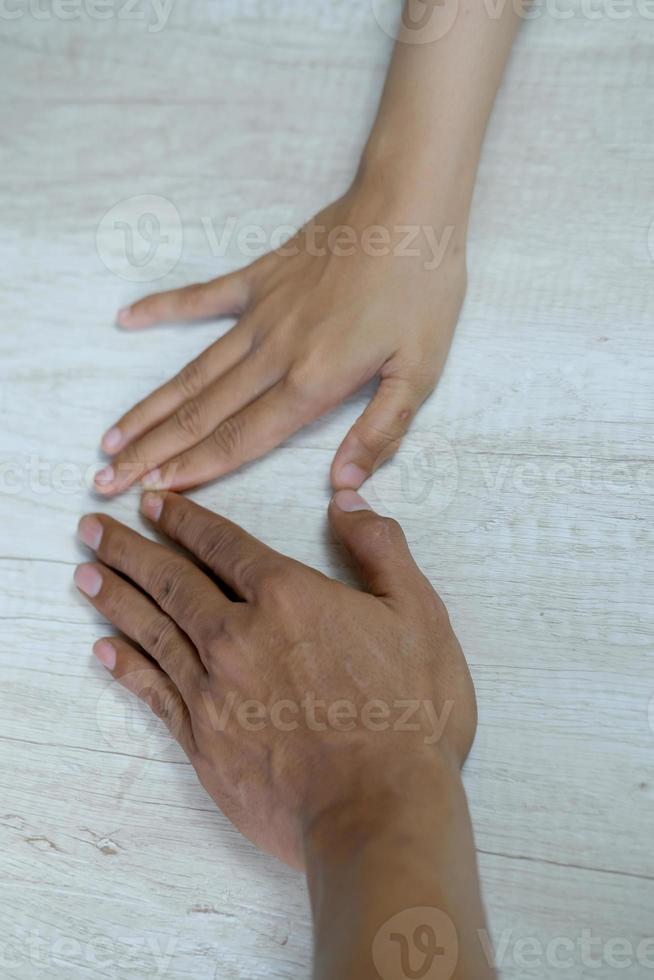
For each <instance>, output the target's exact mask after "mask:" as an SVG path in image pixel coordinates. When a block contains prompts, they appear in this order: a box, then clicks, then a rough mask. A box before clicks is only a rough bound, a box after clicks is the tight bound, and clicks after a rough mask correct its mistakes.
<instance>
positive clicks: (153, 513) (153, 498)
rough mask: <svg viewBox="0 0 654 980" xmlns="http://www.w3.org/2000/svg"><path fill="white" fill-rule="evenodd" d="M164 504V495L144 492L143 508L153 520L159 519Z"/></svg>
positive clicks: (142, 498)
mask: <svg viewBox="0 0 654 980" xmlns="http://www.w3.org/2000/svg"><path fill="white" fill-rule="evenodd" d="M163 505H164V502H163V497H160V496H159V494H158V493H144V494H143V496H142V497H141V510H142V511H143V513H144V514H145V515H146V517H149V518H150V520H151V521H158V520H159V518H160V517H161V511H162V510H163Z"/></svg>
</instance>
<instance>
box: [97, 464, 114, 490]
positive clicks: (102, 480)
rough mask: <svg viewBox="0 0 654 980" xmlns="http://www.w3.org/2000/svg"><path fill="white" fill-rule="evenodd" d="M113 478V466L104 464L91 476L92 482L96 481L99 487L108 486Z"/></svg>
mask: <svg viewBox="0 0 654 980" xmlns="http://www.w3.org/2000/svg"><path fill="white" fill-rule="evenodd" d="M113 480H114V468H113V466H105V467H103V469H101V470H98V472H97V473H96V474H95V476H94V477H93V482H94V483H97V485H98V486H99V487H106V486H109V484H110V483H113Z"/></svg>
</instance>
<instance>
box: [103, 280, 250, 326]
mask: <svg viewBox="0 0 654 980" xmlns="http://www.w3.org/2000/svg"><path fill="white" fill-rule="evenodd" d="M249 300H250V288H249V286H248V283H247V281H246V278H245V276H244V275H243V274H242V271H238V272H231V273H230V274H229V275H227V276H219V277H218V278H217V279H212V280H211V281H210V282H196V283H193V285H191V286H183V287H182V288H181V289H169V290H167V291H166V292H164V293H152V294H151V295H150V296H145V297H144V298H143V299H140V300H138V302H136V303H133V304H132V305H131V306H126V307H124V309H122V310H119V311H118V314H117V316H116V320H117V322H118V324H119V326H121V327H125V329H127V330H140V329H141V328H143V327H151V326H152V325H153V324H155V323H170V322H171V321H175V320H200V319H202V318H203V317H208V316H240V314H241V313H242V312H243V310H244V309H245V307H246V306H247V304H248V302H249Z"/></svg>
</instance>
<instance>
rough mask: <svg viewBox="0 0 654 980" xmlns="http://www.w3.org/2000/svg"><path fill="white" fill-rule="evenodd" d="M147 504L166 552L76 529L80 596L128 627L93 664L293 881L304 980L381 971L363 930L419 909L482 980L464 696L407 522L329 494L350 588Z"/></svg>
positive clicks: (239, 536) (90, 521)
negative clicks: (309, 968) (299, 884)
mask: <svg viewBox="0 0 654 980" xmlns="http://www.w3.org/2000/svg"><path fill="white" fill-rule="evenodd" d="M142 510H143V513H144V514H145V515H146V516H147V517H148V518H149V519H150V521H151V522H152V524H153V526H154V527H155V528H156V530H157V531H159V532H161V533H162V534H164V535H166V536H167V537H168V538H170V539H171V540H172V542H174V543H175V545H176V546H178V547H176V548H175V550H173V549H171V548H169V547H168V546H167V545H163V544H159V543H154V542H152V541H150V540H148V539H146V538H143V537H141V536H140V535H139V534H137V533H136V532H134V531H132V530H130V529H129V528H127V527H125V526H124V525H122V524H120V523H118V522H117V521H115V520H113V519H112V518H110V517H107V516H103V515H100V514H94V515H88V516H86V517H84V518H83V519H82V520H81V522H80V526H79V534H80V537H81V539H82V540H83V542H84V543H85V544H86V545H87V546H89V547H90V548H92V549H93V551H94V552H95V561H93V562H91V563H87V564H84V565H81V566H79V567H78V569H77V571H76V573H75V581H76V584H77V586H78V588H79V589H80V591H81V592H82V593H83V594H84V595H85V596H86V597H87V598H88V600H89V601H90V602H91V604H92V605H93V606H94V607H95V608H96V609H97V610H98V612H99V613H101V614H102V615H103V616H104V617H106V618H107V619H108V620H109V621H110V622H111V623H113V624H114V625H115V626H116V627H117V628H118V629H119V630H120V631H121V635H120V636H112V637H107V638H105V639H102V640H99V641H98V642H97V643H96V645H95V647H94V651H95V653H96V656H97V657H98V659H99V660H100V661H101V662H102V663H103V664H104V665H105V666H106V667H107V668H108V669H109V670H110V671H111V673H112V674H113V676H114V677H115V679H116V680H117V681H118V682H119V683H120V684H122V685H123V686H124V687H125V688H127V689H128V690H129V691H131V692H132V693H133V694H135V695H136V696H137V697H139V698H141V699H142V700H143V701H144V702H145V703H146V704H147V705H149V706H150V708H151V709H152V710H153V711H154V712H155V714H156V715H158V716H159V717H160V718H161V719H163V721H164V722H165V723H166V725H167V726H168V728H169V730H170V732H171V734H172V735H173V736H174V738H176V739H177V741H178V742H179V743H180V745H181V746H182V748H183V749H184V751H185V752H186V754H187V756H188V758H189V759H190V761H191V763H192V764H193V766H194V768H195V770H196V772H197V774H198V777H199V779H200V781H201V783H202V785H203V786H204V787H205V789H206V790H207V792H208V793H209V795H210V796H211V797H212V799H213V800H214V801H215V802H216V804H217V805H218V806H219V807H220V809H221V810H222V811H223V812H224V813H225V814H226V815H227V816H228V817H229V819H230V820H232V822H233V823H234V824H235V825H236V826H237V827H238V828H239V829H240V830H241V831H242V833H243V834H244V835H245V836H246V837H248V838H249V839H250V840H251V841H253V842H254V843H255V844H256V845H257V846H258V847H260V848H262V849H263V850H265V851H267V852H269V853H270V854H273V855H276V856H277V857H278V858H280V859H281V860H282V861H285V862H286V863H288V864H290V865H291V866H293V867H296V868H300V869H303V870H304V871H305V873H306V874H307V881H308V885H309V891H310V894H311V898H312V904H313V909H314V918H315V936H316V963H315V977H316V978H320V980H322V978H325V980H326V978H328V977H330V978H331V977H333V976H340V977H345V978H347V977H352V978H353V980H354V978H355V977H356V978H362V977H367V976H370V977H374V976H377V974H376V973H375V966H374V963H373V960H372V952H371V951H372V949H373V944H374V942H375V936H376V935H377V933H378V931H379V930H380V929H381V928H383V926H384V923H385V922H386V921H387V920H388V919H389V918H391V917H392V916H394V915H396V914H397V913H402V912H403V911H405V910H407V909H413V908H416V907H419V906H426V907H428V908H431V909H437V910H438V914H439V915H444V916H446V917H447V921H448V922H451V923H452V929H453V930H455V932H456V934H457V935H458V953H456V951H454V955H455V957H456V972H454V973H452V976H455V977H458V978H462V977H474V978H475V980H483V978H487V977H489V976H492V971H490V968H489V967H488V964H487V962H486V960H485V958H484V956H483V954H482V947H481V945H480V943H479V941H478V931H479V930H482V929H484V928H485V921H484V913H483V908H482V904H481V899H480V894H479V881H478V875H477V869H476V864H475V854H474V844H473V838H472V831H471V828H470V821H469V817H468V811H467V805H466V800H465V794H464V792H463V788H462V785H461V778H460V769H461V767H462V765H463V763H464V761H465V759H466V757H467V755H468V753H469V751H470V747H471V745H472V741H473V738H474V735H475V729H476V724H477V716H476V705H475V695H474V690H473V686H472V681H471V679H470V674H469V672H468V668H467V665H466V662H465V659H464V656H463V653H462V651H461V648H460V646H459V643H458V641H457V639H456V637H455V635H454V632H453V630H452V627H451V625H450V622H449V618H448V615H447V612H446V610H445V607H444V606H443V603H442V602H441V600H440V599H439V597H438V596H437V595H436V593H435V592H434V590H433V588H432V587H431V585H430V584H429V582H428V581H427V579H426V578H425V577H424V575H423V574H422V573H421V572H420V571H419V569H418V568H417V566H416V564H415V562H414V561H413V558H412V557H411V554H410V552H409V549H408V546H407V544H406V540H405V538H404V535H403V534H402V531H401V529H400V527H399V526H398V525H397V524H396V523H395V522H394V521H392V520H389V519H386V518H383V517H380V516H379V515H377V514H375V513H373V512H372V511H371V510H370V509H369V507H368V505H367V504H366V502H365V501H364V500H363V499H362V498H361V497H359V496H358V494H356V493H354V492H353V491H341V492H340V493H338V494H337V495H336V497H335V498H334V500H333V501H332V504H331V506H330V510H329V518H330V522H331V527H332V531H333V533H334V534H335V536H336V537H337V538H338V539H339V540H340V541H341V542H342V544H343V545H344V546H345V548H346V549H347V550H348V551H349V552H350V554H351V556H352V559H353V561H354V563H355V565H356V566H357V568H358V569H359V572H360V575H361V579H362V582H363V583H364V586H365V587H364V589H363V590H358V589H355V588H350V587H348V586H345V585H343V584H342V583H340V582H337V581H334V580H332V579H329V578H327V577H326V576H324V575H322V574H320V573H318V572H317V571H314V570H313V569H311V568H308V567H306V566H304V565H302V564H300V563H298V562H295V561H292V560H291V559H289V558H285V557H284V556H282V555H280V554H278V553H276V552H275V551H273V550H271V549H270V548H268V547H266V546H265V545H263V544H262V543H261V542H259V541H257V540H256V539H255V538H253V537H251V536H250V535H249V534H247V533H246V532H245V531H243V530H242V529H241V528H239V527H237V526H236V525H234V524H232V523H231V522H230V521H228V520H226V519H225V518H224V517H219V516H216V515H214V514H212V513H210V512H209V511H207V510H204V509H203V508H201V507H199V506H198V505H196V504H194V503H192V502H191V501H189V500H186V499H185V498H183V497H180V496H178V495H176V494H174V493H166V494H152V493H150V494H146V495H145V497H144V498H143V502H142ZM179 546H181V548H182V549H185V551H184V552H180V550H179ZM216 579H218V580H219V581H220V582H221V583H224V585H225V586H226V588H227V589H228V590H229V595H228V594H227V593H226V591H224V590H223V589H222V588H221V587H220V586H219V585H218V584H216ZM316 695H317V697H318V698H319V699H320V701H319V703H317V704H314V707H313V709H310V708H307V707H306V706H307V704H310V703H312V701H311V699H312V698H313V697H314V696H316ZM255 702H256V705H257V708H256V710H255V709H254V708H253V703H255ZM398 702H400V707H401V708H402V712H398V711H397V710H396V706H397V704H398ZM407 702H408V703H409V704H412V705H413V706H414V708H415V710H414V713H413V714H412V716H411V718H410V721H409V722H407V721H406V720H404V721H402V718H401V717H400V716H401V714H402V713H404V711H405V706H406V704H407ZM371 705H372V706H373V707H371ZM380 705H381V709H380V707H379V706H380ZM384 709H385V710H384ZM380 710H381V712H382V713H381V714H380ZM276 712H277V713H276ZM434 719H438V724H437V725H435V724H434ZM353 923H356V924H357V925H356V928H353V926H352V924H353ZM412 934H413V930H412V929H410V930H409V931H408V933H407V941H410V939H411V935H412ZM393 948H395V947H393ZM389 955H391V954H390V953H389ZM397 975H398V980H399V977H400V976H401V974H400V973H398V974H397ZM448 975H449V974H448Z"/></svg>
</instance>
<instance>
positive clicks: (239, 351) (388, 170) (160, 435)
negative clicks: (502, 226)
mask: <svg viewBox="0 0 654 980" xmlns="http://www.w3.org/2000/svg"><path fill="white" fill-rule="evenodd" d="M452 6H453V5H452V2H449V3H446V4H437V5H432V7H430V8H429V10H430V18H431V19H430V20H428V28H429V29H430V30H432V29H433V30H434V34H435V36H437V37H439V38H440V39H439V40H437V41H434V42H433V43H413V42H415V40H416V31H415V29H414V28H412V27H411V24H412V23H413V24H414V25H415V23H416V22H417V23H418V24H419V23H420V21H419V19H418V20H416V17H415V10H414V9H413V7H412V6H411V4H409V5H408V6H407V11H406V16H405V20H404V24H405V25H409V26H408V27H407V26H403V27H402V28H401V31H400V36H399V39H398V44H397V46H396V50H395V54H394V56H393V59H392V62H391V66H390V70H389V74H388V78H387V82H386V86H385V88H384V93H383V96H382V99H381V104H380V108H379V113H378V116H377V120H376V122H375V125H374V127H373V130H372V132H371V135H370V138H369V141H368V143H367V145H366V148H365V150H364V153H363V155H362V159H361V163H360V166H359V168H358V171H357V174H356V177H355V179H354V181H353V183H352V185H351V186H350V187H349V188H348V190H347V191H346V192H345V194H344V195H343V196H342V197H341V198H340V199H339V200H337V201H336V202H334V203H333V204H330V205H329V206H328V207H327V208H325V209H324V210H323V211H322V212H321V213H320V214H318V215H316V217H315V218H313V219H312V220H311V221H310V222H309V223H308V224H307V226H305V228H304V229H302V230H301V231H300V232H299V233H298V235H297V236H296V238H295V239H294V240H293V241H291V242H290V243H289V244H288V245H287V246H285V247H284V248H283V249H281V250H280V251H278V252H272V253H270V254H268V255H265V256H263V257H262V258H261V259H259V260H257V261H256V262H254V263H253V264H252V265H249V266H248V267H246V268H244V269H242V270H238V271H236V272H233V273H231V274H229V275H227V276H222V277H219V278H218V279H214V280H212V281H210V282H208V283H196V284H194V285H191V286H186V287H184V288H182V289H176V290H172V291H169V292H164V293H158V294H153V295H151V296H146V297H145V298H144V299H142V300H140V301H139V302H137V303H135V304H133V305H132V306H130V307H127V308H126V309H124V310H121V311H120V313H119V315H118V322H119V324H120V325H121V326H122V327H124V328H125V329H127V330H138V329H142V328H145V327H151V326H153V325H155V324H159V323H164V322H171V321H180V320H186V321H193V320H197V319H204V318H206V317H216V318H219V317H236V318H237V323H236V324H235V326H233V327H232V329H230V330H228V332H227V333H226V334H225V335H224V336H222V337H221V338H220V339H218V340H217V341H216V342H215V343H214V344H212V345H211V346H210V347H209V348H208V349H207V350H206V351H205V352H204V353H203V354H201V355H200V357H198V358H197V359H195V360H194V361H192V362H191V363H190V364H188V365H187V366H186V367H185V368H184V369H183V370H182V371H181V372H180V373H179V374H177V375H176V376H175V377H174V378H172V380H171V381H169V382H167V383H166V384H165V385H163V386H162V387H161V388H159V389H157V390H156V391H155V392H153V393H152V394H150V395H149V396H147V397H146V398H145V399H144V400H143V401H141V402H139V404H137V405H135V406H134V407H133V408H131V409H130V410H129V411H128V412H127V413H126V414H125V415H123V416H122V418H120V419H119V420H118V422H117V423H116V424H115V425H114V426H112V427H111V428H110V429H109V430H108V432H107V433H105V436H104V437H103V440H102V447H103V449H104V451H105V452H106V453H108V454H109V455H111V456H113V459H112V462H111V463H110V464H109V465H108V466H106V467H103V469H102V470H101V471H99V472H98V474H96V479H95V486H96V489H97V490H98V491H99V492H101V493H103V494H106V495H112V494H115V493H119V492H120V491H122V490H125V489H126V488H127V487H128V486H130V485H131V484H132V483H134V482H135V481H137V480H140V481H142V482H143V483H144V484H145V485H146V486H149V487H151V488H159V489H162V488H168V489H175V490H183V489H187V488H190V487H193V486H196V485H198V484H201V483H204V482H206V481H209V480H212V479H215V478H216V477H220V476H223V475H224V474H226V473H229V472H231V471H232V470H235V469H237V468H238V467H239V466H241V465H243V464H244V463H246V462H248V461H250V460H253V459H256V458H257V457H259V456H261V455H263V454H264V453H266V452H268V451H269V450H271V449H272V448H274V447H275V446H277V445H279V444H280V443H282V442H283V441H284V440H286V439H287V438H288V437H289V436H291V435H292V434H293V433H294V432H295V431H297V430H298V429H300V428H301V427H302V426H304V425H306V424H307V423H308V422H311V421H312V420H314V419H316V418H318V417H319V416H321V415H322V414H324V413H325V412H327V411H329V409H331V408H333V407H334V406H336V405H337V404H339V402H341V401H342V400H343V399H344V398H346V397H347V396H348V395H350V394H351V393H352V392H354V391H356V390H357V389H358V388H360V387H361V386H362V385H363V384H365V383H366V382H368V381H370V380H371V379H372V378H375V377H376V378H378V379H379V388H378V390H377V393H376V395H375V396H374V398H373V400H372V402H371V403H370V405H369V406H368V408H367V409H366V411H365V412H364V413H363V415H362V416H361V417H360V418H359V419H358V420H357V422H356V423H355V425H354V426H353V427H352V429H351V430H350V432H349V433H348V434H347V435H346V436H345V438H344V440H343V442H342V444H341V446H340V448H339V449H338V451H337V453H336V456H335V459H334V462H333V465H332V468H331V481H332V484H333V486H334V488H335V489H341V488H353V489H358V488H359V487H360V486H361V484H362V483H363V482H364V481H365V480H366V479H367V477H368V476H370V474H371V473H372V472H373V471H374V470H375V469H376V468H377V467H378V466H379V465H381V463H383V462H384V460H386V459H388V458H389V457H390V456H391V455H392V454H393V453H394V452H395V451H396V450H397V448H398V446H399V445H400V443H401V440H402V438H403V436H404V435H405V433H406V432H407V430H408V428H409V426H410V425H411V422H412V420H413V419H414V417H415V415H416V412H417V411H418V409H419V407H420V405H421V404H422V402H423V401H424V400H425V398H427V396H428V395H429V394H430V392H431V391H432V390H433V388H434V386H435V385H436V383H437V381H438V379H439V377H440V375H441V372H442V369H443V365H444V364H445V360H446V358H447V354H448V351H449V348H450V344H451V341H452V336H453V333H454V329H455V326H456V322H457V319H458V316H459V312H460V309H461V305H462V303H463V300H464V296H465V291H466V281H467V272H466V241H467V228H468V218H469V212H470V204H471V200H472V193H473V188H474V182H475V176H476V172H477V167H478V163H479V157H480V153H481V146H482V141H483V136H484V132H485V128H486V124H487V121H488V118H489V116H490V112H491V108H492V105H493V101H494V98H495V94H496V92H497V88H498V85H499V83H500V80H501V77H502V72H503V69H504V66H505V64H506V60H507V58H508V55H509V51H510V47H511V44H512V41H513V38H514V36H515V33H516V30H517V26H518V20H519V18H518V16H517V14H516V13H515V10H514V7H515V6H516V5H514V4H505V5H503V7H504V9H503V11H502V13H501V14H500V15H499V16H493V17H490V16H489V15H488V13H487V11H486V8H485V7H484V5H483V4H479V3H477V2H476V0H474V2H473V0H461V2H460V3H459V8H458V16H457V18H456V20H455V22H454V24H451V10H452ZM441 35H442V36H441ZM405 42H406V43H405ZM380 228H381V233H382V234H383V236H384V238H383V241H382V240H380V239H379V238H375V234H376V233H378V232H379V229H380ZM316 233H317V237H316ZM407 234H408V235H409V236H410V239H409V240H407V237H406V236H407ZM371 236H372V238H371ZM311 243H317V247H316V246H315V244H311ZM407 249H408V250H409V251H412V252H413V254H406V253H407Z"/></svg>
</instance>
